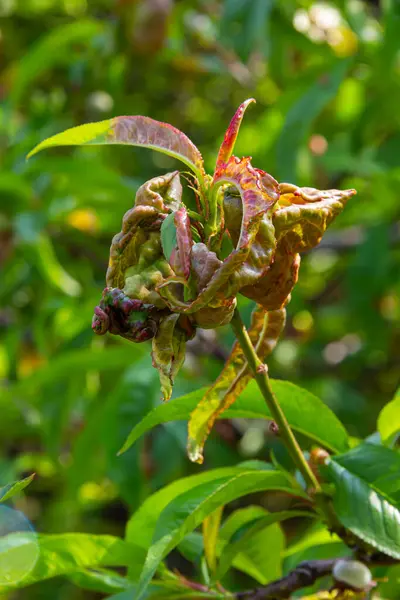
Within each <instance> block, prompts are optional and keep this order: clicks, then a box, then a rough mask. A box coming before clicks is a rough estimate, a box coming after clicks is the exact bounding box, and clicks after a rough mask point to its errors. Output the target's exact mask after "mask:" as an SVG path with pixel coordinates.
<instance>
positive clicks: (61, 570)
mask: <svg viewBox="0 0 400 600" xmlns="http://www.w3.org/2000/svg"><path fill="white" fill-rule="evenodd" d="M34 544H35V545H34ZM27 548H29V549H30V552H31V553H33V552H34V550H36V555H35V558H36V561H35V563H34V564H33V565H32V566H33V567H34V568H33V569H32V570H31V572H30V573H29V575H27V576H26V577H24V579H23V580H22V581H19V582H18V587H22V586H27V585H32V584H33V583H36V582H38V581H44V580H46V579H50V578H52V577H58V576H60V575H68V574H70V573H75V572H78V571H81V570H82V568H96V567H102V566H106V567H113V566H127V565H129V564H131V563H132V562H134V561H135V560H136V559H137V551H138V549H137V547H136V546H135V545H134V544H133V543H128V542H125V541H124V540H122V539H120V538H116V537H113V536H111V535H87V534H84V533H67V534H62V535H43V536H39V537H38V538H37V539H36V537H35V538H34V537H33V534H30V533H28V532H17V533H13V534H10V535H8V536H5V537H4V538H2V541H1V548H0V550H2V551H4V552H8V553H12V555H13V557H14V559H15V564H19V563H20V561H21V560H24V557H25V558H26V555H27V554H26V553H27ZM8 559H9V560H10V559H11V556H9V557H8ZM14 559H13V560H14ZM13 587H14V586H12V585H10V586H4V587H3V586H1V588H0V591H1V592H5V591H7V590H9V589H13Z"/></svg>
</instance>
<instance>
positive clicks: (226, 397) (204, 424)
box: [188, 306, 286, 463]
mask: <svg viewBox="0 0 400 600" xmlns="http://www.w3.org/2000/svg"><path fill="white" fill-rule="evenodd" d="M285 314H286V311H285V310H283V309H282V310H276V311H272V312H266V311H265V310H263V309H262V308H261V307H259V306H258V307H257V308H256V309H255V310H254V311H253V314H252V319H251V325H250V329H249V335H250V339H251V341H252V344H253V345H254V348H255V350H256V352H257V355H258V356H259V357H260V358H261V360H264V359H265V358H266V356H267V355H269V354H270V353H271V352H272V350H273V349H274V347H275V345H276V343H277V340H278V338H279V335H280V334H281V331H282V329H283V327H284V325H285ZM251 379H252V373H251V371H250V369H249V367H248V364H247V361H246V359H245V357H244V355H243V351H242V349H241V347H240V345H239V344H238V343H237V342H236V343H235V345H234V346H233V349H232V352H231V355H230V357H229V358H228V360H227V362H226V364H225V367H224V368H223V370H222V372H221V374H220V375H219V377H218V379H217V380H216V382H215V383H214V385H213V386H211V387H210V388H209V390H208V391H207V393H206V394H205V396H204V397H203V398H202V400H201V401H200V402H199V404H198V405H197V406H196V408H195V410H194V411H193V412H192V414H191V416H190V420H189V432H188V455H189V458H190V460H192V461H193V462H198V463H202V462H203V447H204V443H205V441H206V439H207V437H208V435H209V433H210V431H211V428H212V426H213V425H214V422H215V420H216V419H217V418H218V417H219V415H220V414H221V413H222V412H223V411H225V410H226V409H228V408H229V407H230V406H231V404H233V402H234V401H235V400H236V398H238V396H239V395H240V394H241V393H242V391H243V390H244V388H245V387H246V385H247V384H248V383H249V381H250V380H251Z"/></svg>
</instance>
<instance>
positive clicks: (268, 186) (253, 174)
mask: <svg viewBox="0 0 400 600" xmlns="http://www.w3.org/2000/svg"><path fill="white" fill-rule="evenodd" d="M224 184H230V185H231V186H234V187H235V188H236V189H237V190H238V192H239V194H240V198H241V203H242V208H241V215H242V217H241V224H240V230H239V235H238V241H237V245H236V248H235V250H233V251H232V252H231V253H230V254H229V256H228V257H227V258H226V259H225V260H224V261H223V262H222V264H221V265H220V267H219V269H218V270H216V271H215V272H214V273H213V275H212V277H211V278H210V280H209V281H208V283H207V285H206V286H205V287H204V288H203V289H202V290H200V291H199V293H198V295H197V297H196V298H195V299H194V300H192V301H190V302H183V301H181V300H180V299H179V298H176V296H175V295H174V294H173V293H172V291H171V290H170V289H169V286H168V285H165V286H164V285H161V286H159V288H158V290H159V292H160V295H161V296H162V297H163V298H164V299H165V301H166V303H167V304H168V306H169V307H170V309H171V310H172V311H174V312H181V313H186V314H193V313H195V312H197V311H198V310H200V309H201V308H204V307H205V306H208V305H210V303H211V302H214V303H215V299H216V298H219V299H220V302H222V303H224V304H227V305H229V306H232V303H233V301H234V299H235V296H236V293H237V291H238V289H239V288H240V287H241V286H242V285H243V280H242V279H241V278H240V277H237V272H238V270H239V269H240V268H241V267H242V266H243V265H244V263H245V262H246V259H247V258H248V256H249V254H250V251H251V246H252V243H253V241H254V239H255V237H256V235H257V233H258V231H259V229H260V225H261V222H262V218H263V215H264V214H266V213H267V212H268V211H272V208H273V207H274V205H275V204H276V202H277V201H278V199H279V189H278V184H277V182H276V181H275V180H274V178H273V177H271V176H270V175H268V174H267V173H265V172H264V171H260V170H259V169H254V168H253V167H252V166H251V163H250V159H249V158H243V159H241V160H239V159H238V158H236V157H234V156H232V157H231V158H230V159H229V161H228V163H227V164H223V165H221V167H220V168H219V169H217V170H216V172H215V174H214V179H213V185H214V186H216V187H219V186H221V185H224ZM230 278H232V281H233V282H234V284H231V285H230V286H228V290H229V291H227V290H226V289H223V288H224V286H225V285H226V284H227V282H228V280H229V279H230ZM246 283H247V282H246ZM235 284H236V285H235ZM214 306H215V304H214Z"/></svg>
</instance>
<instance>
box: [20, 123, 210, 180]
mask: <svg viewBox="0 0 400 600" xmlns="http://www.w3.org/2000/svg"><path fill="white" fill-rule="evenodd" d="M87 144H90V145H103V144H123V145H129V146H142V147H143V148H151V149H152V150H157V151H158V152H163V153H164V154H168V155H169V156H172V157H174V158H177V159H179V160H181V161H182V162H183V163H185V164H186V165H187V166H188V167H189V168H190V169H192V170H193V171H194V172H195V173H196V175H197V176H198V177H199V178H202V175H203V158H202V156H201V154H200V151H199V150H198V149H197V148H196V146H195V145H194V144H193V143H192V142H191V141H190V140H189V138H188V137H187V136H186V135H185V134H184V133H182V131H179V129H176V128H175V127H173V126H172V125H169V124H168V123H161V122H160V121H155V120H154V119H150V117H142V116H132V117H114V118H113V119H106V120H105V121H98V122H97V123H86V124H85V125H78V127H72V128H71V129H67V130H66V131H63V132H62V133H58V134H56V135H53V136H52V137H50V138H47V139H46V140H44V141H43V142H40V144H38V145H37V146H35V148H33V150H31V152H30V153H29V154H28V157H27V158H30V157H31V156H34V155H35V154H37V153H38V152H40V151H41V150H44V149H46V148H53V147H55V146H85V145H87Z"/></svg>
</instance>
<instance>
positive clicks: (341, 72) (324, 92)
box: [276, 61, 349, 181]
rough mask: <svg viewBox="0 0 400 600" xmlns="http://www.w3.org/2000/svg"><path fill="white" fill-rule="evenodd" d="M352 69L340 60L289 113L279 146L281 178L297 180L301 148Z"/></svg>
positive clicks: (277, 151) (278, 165)
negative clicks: (315, 122) (297, 164)
mask: <svg viewBox="0 0 400 600" xmlns="http://www.w3.org/2000/svg"><path fill="white" fill-rule="evenodd" d="M348 68H349V63H348V61H341V62H339V63H338V64H337V65H336V66H335V67H334V68H333V69H332V71H331V72H330V73H326V74H325V75H323V76H321V77H320V79H319V80H317V81H316V82H315V83H314V85H312V86H311V87H310V89H309V90H308V91H307V92H306V93H305V94H304V95H303V96H301V97H300V98H299V100H298V101H297V102H296V103H295V104H294V105H293V106H292V108H291V109H290V110H289V112H288V113H287V116H286V121H285V124H284V126H283V128H282V131H281V134H280V137H279V139H278V142H277V148H276V153H277V169H278V174H279V178H280V179H283V180H286V181H293V180H296V178H297V177H296V159H297V156H298V152H299V148H300V146H301V144H302V143H303V142H304V139H305V137H306V135H307V133H308V132H309V129H310V127H311V124H312V122H313V121H314V119H315V118H316V117H317V116H318V115H319V114H320V112H321V111H322V110H323V109H324V108H325V106H326V105H327V104H328V102H329V101H330V100H332V98H334V97H335V95H336V93H337V90H338V88H339V85H340V83H341V82H342V80H343V79H344V77H345V75H346V72H347V70H348Z"/></svg>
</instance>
